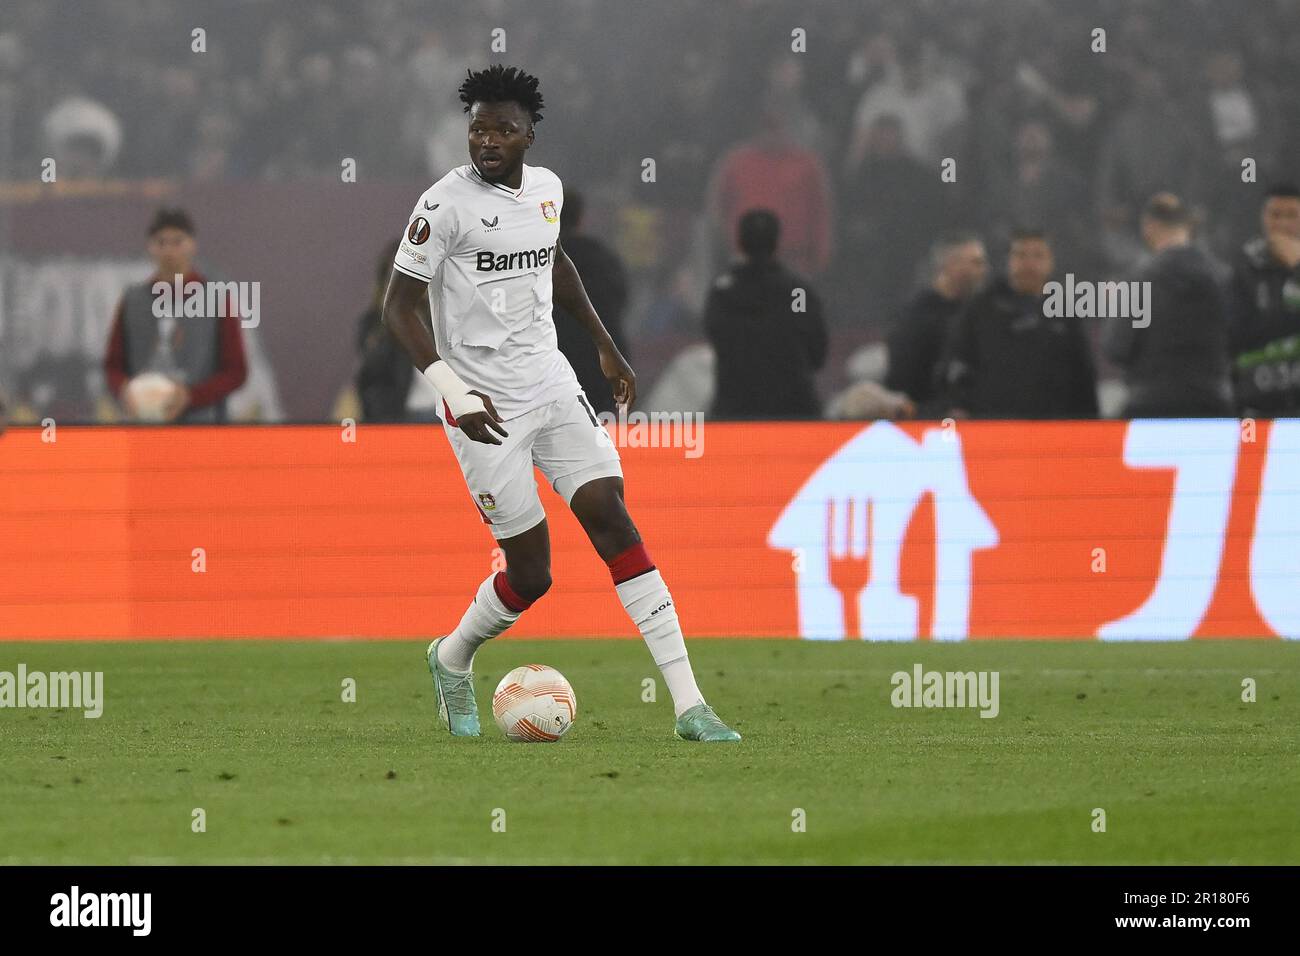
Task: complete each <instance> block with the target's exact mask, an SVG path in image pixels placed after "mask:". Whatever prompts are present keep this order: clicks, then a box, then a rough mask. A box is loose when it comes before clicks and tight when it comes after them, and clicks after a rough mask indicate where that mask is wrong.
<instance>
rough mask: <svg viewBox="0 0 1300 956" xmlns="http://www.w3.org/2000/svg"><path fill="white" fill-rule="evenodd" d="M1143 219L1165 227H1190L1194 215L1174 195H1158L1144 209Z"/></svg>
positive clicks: (1148, 201) (1149, 200)
mask: <svg viewBox="0 0 1300 956" xmlns="http://www.w3.org/2000/svg"><path fill="white" fill-rule="evenodd" d="M1142 217H1143V218H1144V219H1151V220H1154V221H1155V222H1158V223H1160V224H1161V225H1165V226H1190V225H1191V224H1192V214H1191V211H1190V210H1189V209H1188V208H1187V206H1186V205H1185V204H1184V203H1183V201H1182V200H1181V199H1179V198H1178V197H1177V196H1175V195H1174V194H1173V193H1156V194H1155V195H1154V196H1152V197H1151V198H1150V199H1148V200H1147V203H1146V205H1145V206H1143V207H1142Z"/></svg>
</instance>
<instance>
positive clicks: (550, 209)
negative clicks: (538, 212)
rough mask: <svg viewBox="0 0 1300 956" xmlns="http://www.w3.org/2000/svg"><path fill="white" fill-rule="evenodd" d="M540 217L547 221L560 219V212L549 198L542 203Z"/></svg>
mask: <svg viewBox="0 0 1300 956" xmlns="http://www.w3.org/2000/svg"><path fill="white" fill-rule="evenodd" d="M542 218H544V219H545V220H546V221H547V222H559V221H560V212H559V210H558V209H556V208H555V203H554V202H552V201H551V200H549V199H548V200H546V202H544V203H542Z"/></svg>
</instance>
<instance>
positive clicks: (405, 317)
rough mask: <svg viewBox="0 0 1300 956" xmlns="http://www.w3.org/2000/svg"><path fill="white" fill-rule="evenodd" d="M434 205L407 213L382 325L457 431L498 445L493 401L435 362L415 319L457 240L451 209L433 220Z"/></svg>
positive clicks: (429, 339)
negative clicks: (435, 392)
mask: <svg viewBox="0 0 1300 956" xmlns="http://www.w3.org/2000/svg"><path fill="white" fill-rule="evenodd" d="M426 195H427V194H426ZM439 205H442V204H440V203H433V204H432V209H430V208H429V207H430V203H429V201H428V199H427V198H425V197H421V201H420V202H418V203H416V206H415V210H414V211H413V212H412V213H411V221H410V222H409V223H408V224H407V227H406V235H405V237H404V238H403V240H402V243H401V245H400V246H399V247H398V251H397V258H395V259H394V260H393V272H392V275H390V276H389V278H388V289H387V290H386V291H385V292H384V307H383V320H384V325H385V326H387V328H388V329H389V331H391V332H392V333H393V337H394V338H395V339H397V341H398V342H399V343H400V344H401V346H402V348H403V349H405V350H406V354H407V355H408V356H409V357H410V359H411V361H412V362H413V363H414V364H415V367H416V368H418V369H419V370H420V371H421V373H423V375H424V377H425V378H426V379H428V380H429V381H430V382H431V383H432V384H433V387H434V388H436V389H437V390H438V394H439V395H441V396H442V399H443V401H444V402H446V404H447V408H448V410H450V412H451V415H452V417H453V418H455V420H456V427H457V428H459V429H460V430H461V431H462V432H464V433H465V434H466V435H467V436H468V437H469V438H471V439H473V440H474V441H478V442H484V443H485V444H489V445H499V444H501V439H500V438H497V436H496V435H494V434H492V433H493V432H494V431H495V432H496V433H497V434H498V435H506V434H507V433H506V430H505V429H504V428H502V427H501V422H502V418H501V416H500V415H498V414H497V410H496V408H495V407H494V406H493V405H492V399H490V398H488V397H487V396H486V395H484V394H483V393H482V392H479V391H474V390H472V389H470V388H469V387H468V386H467V385H466V384H465V383H464V382H463V381H461V379H460V376H458V375H457V374H456V373H455V371H453V370H452V368H451V366H449V365H448V364H447V363H446V362H444V361H442V360H441V359H440V358H438V348H437V345H436V344H435V343H434V340H433V333H432V332H431V331H430V330H429V328H428V327H427V326H426V325H425V324H424V323H423V322H422V321H421V320H420V312H419V305H420V302H421V300H422V299H423V298H424V297H425V295H427V293H428V287H429V282H430V281H431V280H432V278H433V274H434V271H435V270H436V269H437V268H438V266H439V265H440V264H441V262H442V260H443V259H445V258H446V257H447V255H448V253H449V251H450V249H451V245H452V243H453V242H454V241H455V238H456V220H455V212H454V210H453V209H451V208H445V209H443V210H442V214H441V215H437V214H436V213H437V211H438V207H439ZM447 206H448V207H449V206H450V204H447ZM425 210H428V211H425Z"/></svg>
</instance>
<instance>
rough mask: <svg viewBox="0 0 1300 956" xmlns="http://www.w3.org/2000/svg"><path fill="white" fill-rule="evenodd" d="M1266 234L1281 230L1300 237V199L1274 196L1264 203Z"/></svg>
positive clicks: (1284, 233)
mask: <svg viewBox="0 0 1300 956" xmlns="http://www.w3.org/2000/svg"><path fill="white" fill-rule="evenodd" d="M1262 219H1263V221H1264V235H1269V234H1270V233H1274V232H1280V233H1281V234H1282V235H1284V236H1290V237H1292V238H1293V239H1300V199H1293V198H1291V197H1290V196H1274V197H1273V198H1272V199H1270V200H1269V201H1268V202H1266V203H1264V215H1263V216H1262Z"/></svg>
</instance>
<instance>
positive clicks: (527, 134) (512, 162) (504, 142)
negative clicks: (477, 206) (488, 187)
mask: <svg viewBox="0 0 1300 956" xmlns="http://www.w3.org/2000/svg"><path fill="white" fill-rule="evenodd" d="M532 144H533V127H532V124H531V123H530V122H529V118H528V114H527V113H526V112H525V111H524V108H523V107H522V106H520V105H519V104H518V103H475V104H474V105H473V106H472V107H470V111H469V159H470V162H471V163H473V164H474V168H475V169H476V170H478V174H479V175H480V176H482V177H483V178H484V179H486V180H488V181H489V182H501V183H505V184H506V185H508V186H518V185H519V181H520V177H521V176H522V175H523V173H522V167H523V163H524V152H525V151H526V150H527V149H528V147H529V146H531V145H532Z"/></svg>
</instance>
